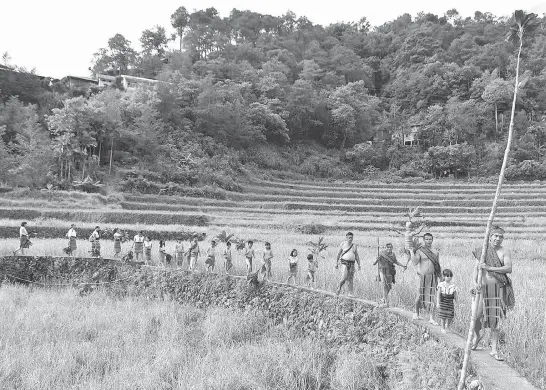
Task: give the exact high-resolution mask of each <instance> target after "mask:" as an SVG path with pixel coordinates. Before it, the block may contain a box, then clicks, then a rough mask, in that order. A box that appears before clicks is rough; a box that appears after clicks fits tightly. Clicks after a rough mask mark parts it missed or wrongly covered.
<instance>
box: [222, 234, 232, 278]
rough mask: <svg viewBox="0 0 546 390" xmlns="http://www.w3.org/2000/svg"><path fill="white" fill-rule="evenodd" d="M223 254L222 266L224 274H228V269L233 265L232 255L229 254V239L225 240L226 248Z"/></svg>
mask: <svg viewBox="0 0 546 390" xmlns="http://www.w3.org/2000/svg"><path fill="white" fill-rule="evenodd" d="M222 255H223V256H224V268H225V270H226V275H229V270H230V269H231V268H232V267H233V261H232V255H231V241H228V242H226V248H225V249H224V252H223V253H222Z"/></svg>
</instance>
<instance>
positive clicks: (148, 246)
mask: <svg viewBox="0 0 546 390" xmlns="http://www.w3.org/2000/svg"><path fill="white" fill-rule="evenodd" d="M144 256H145V257H144V258H145V261H146V265H150V264H151V263H152V241H150V237H146V238H145V239H144ZM137 261H138V260H137Z"/></svg>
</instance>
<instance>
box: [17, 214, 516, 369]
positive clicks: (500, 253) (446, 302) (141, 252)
mask: <svg viewBox="0 0 546 390" xmlns="http://www.w3.org/2000/svg"><path fill="white" fill-rule="evenodd" d="M26 225H27V223H26V222H23V223H22V224H21V227H20V231H19V236H20V237H19V238H20V240H19V248H18V249H17V250H16V251H14V255H17V254H18V253H21V254H22V255H24V254H25V253H24V251H25V249H27V248H29V247H30V245H31V243H30V240H29V234H28V232H27V229H26ZM66 237H67V238H68V246H67V247H66V248H64V251H65V253H67V254H69V255H71V256H73V255H74V252H75V250H76V249H77V241H76V239H77V232H76V229H75V225H74V224H73V225H72V226H71V227H70V229H69V230H68V232H67V234H66ZM126 237H127V236H126V235H125V234H123V232H121V231H120V230H119V229H114V231H113V240H114V257H116V258H120V257H122V256H121V253H122V243H123V242H124V241H125V240H126ZM433 240H434V237H433V236H432V234H431V233H425V234H424V235H423V242H422V244H420V245H418V246H417V247H415V246H412V247H409V248H408V247H407V246H408V245H405V246H406V248H405V252H406V253H407V256H408V258H407V262H406V264H405V265H403V264H401V263H400V262H399V261H398V259H397V258H396V255H395V254H394V251H393V245H392V243H387V244H386V245H385V248H384V249H383V250H382V251H379V253H378V256H377V258H376V259H375V262H374V263H373V265H374V266H375V265H377V270H378V275H377V281H378V282H380V283H381V285H382V291H383V300H382V305H383V306H389V293H390V291H391V290H392V287H393V284H395V282H396V266H398V267H401V268H403V269H404V270H405V269H407V265H408V264H409V263H410V262H411V263H412V264H413V266H414V267H415V269H416V271H417V274H418V276H419V286H418V292H417V296H416V300H415V311H414V315H413V319H414V320H420V319H422V318H421V313H422V312H423V311H427V312H428V320H429V322H430V323H431V324H433V325H441V326H442V332H444V333H446V332H447V331H448V329H449V327H450V325H451V322H452V321H453V318H454V314H455V301H456V300H457V296H458V294H459V293H460V292H459V289H458V288H457V286H456V285H455V284H454V283H453V277H454V275H453V272H452V271H451V270H450V269H443V270H442V268H441V266H440V254H439V251H438V249H436V248H435V247H433ZM503 240H504V230H503V229H501V228H500V227H495V228H494V229H492V232H491V234H490V237H489V246H488V250H487V253H486V254H485V255H484V258H485V261H484V262H483V263H480V262H479V261H478V260H479V259H480V258H481V250H482V248H476V249H475V250H474V252H473V255H474V257H475V258H476V261H477V263H476V265H475V267H474V283H477V280H478V274H479V272H482V285H477V284H476V285H475V287H474V288H473V289H472V293H473V294H482V297H483V299H480V300H479V305H478V316H477V319H476V322H475V327H474V338H473V344H472V348H473V349H476V348H478V345H479V343H480V341H481V339H482V337H483V333H482V332H481V331H482V329H483V328H490V329H491V336H492V337H491V340H492V347H491V356H492V357H493V358H494V359H496V360H504V358H503V357H502V356H501V355H500V354H499V351H498V339H499V327H500V324H501V321H502V320H503V319H504V318H505V317H506V312H507V310H509V309H512V308H513V307H514V305H515V298H514V291H513V287H512V281H511V279H510V278H509V277H508V274H509V273H511V272H512V259H511V254H510V251H509V249H507V248H505V247H503V246H502V242H503ZM89 241H90V242H91V254H92V255H93V256H96V257H100V251H101V245H100V244H101V234H100V227H99V226H96V227H95V229H94V230H93V232H92V233H91V235H90V237H89ZM405 241H408V242H410V240H405ZM218 243H219V240H218V239H216V238H213V239H212V241H211V243H210V245H209V246H208V247H207V248H206V250H204V251H202V250H201V248H200V244H199V240H198V237H197V236H193V237H192V238H191V240H190V243H189V246H188V247H187V248H185V247H184V244H183V242H182V241H181V240H177V242H176V245H175V252H174V258H173V256H171V255H170V254H168V253H167V252H166V250H165V247H166V245H165V241H163V240H160V241H159V248H158V249H159V251H158V252H159V257H158V264H159V265H163V266H166V267H184V266H187V267H188V269H189V270H196V268H197V266H198V263H199V259H200V258H201V259H202V258H203V257H204V258H205V260H204V264H205V266H206V271H207V272H213V271H214V270H215V268H216V263H217V260H219V259H220V258H221V259H223V271H224V272H225V273H226V274H229V273H230V272H231V269H232V268H233V253H232V243H231V242H230V241H228V242H226V243H225V247H224V248H223V250H221V251H220V250H219V248H218ZM378 249H379V248H378ZM261 252H262V261H261V264H260V266H259V267H258V269H257V270H256V271H254V261H255V260H256V258H257V255H256V251H255V248H254V243H253V242H252V241H248V242H246V244H245V246H244V249H243V250H242V253H243V256H244V259H245V265H246V272H247V274H248V275H250V274H252V273H253V272H255V273H256V276H257V277H258V276H259V277H261V278H262V280H263V281H269V280H271V278H272V262H273V259H274V254H273V250H272V247H271V243H269V242H266V243H265V244H264V249H263V250H262V251H261ZM132 253H134V260H135V261H137V262H138V261H142V262H144V263H145V264H147V265H152V264H154V262H153V261H152V241H151V240H150V238H149V237H147V236H145V235H144V232H143V231H140V232H138V233H137V234H136V235H135V236H134V237H133V239H132V245H131V248H130V250H129V252H128V254H132ZM127 256H128V255H125V256H123V257H125V260H127V259H128V258H127ZM299 263H300V262H299V258H298V250H297V249H292V250H291V251H290V254H289V255H288V258H287V271H288V277H287V283H292V284H296V283H297V275H298V270H299ZM340 265H341V266H342V268H343V276H342V278H341V280H340V282H339V284H338V287H337V294H338V295H339V294H340V293H341V291H342V289H343V288H344V287H345V285H346V286H347V289H348V296H349V297H354V276H355V272H356V271H357V270H360V269H361V262H360V256H359V252H358V246H357V245H356V244H355V243H354V235H353V233H351V232H348V233H347V234H346V237H345V240H344V241H343V242H342V243H341V244H340V245H339V248H338V252H337V255H336V264H335V268H336V269H338V268H339V266H340ZM317 269H318V261H317V259H316V258H315V257H314V256H313V254H311V253H310V254H308V255H307V267H306V277H305V281H306V284H307V285H308V286H309V287H316V286H315V283H316V278H315V273H316V271H317ZM436 314H437V316H438V319H439V320H440V324H439V323H438V322H437V321H436V320H435V315H436Z"/></svg>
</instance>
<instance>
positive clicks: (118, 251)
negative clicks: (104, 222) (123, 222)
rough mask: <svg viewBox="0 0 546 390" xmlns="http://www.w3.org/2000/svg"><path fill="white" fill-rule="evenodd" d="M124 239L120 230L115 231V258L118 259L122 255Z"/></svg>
mask: <svg viewBox="0 0 546 390" xmlns="http://www.w3.org/2000/svg"><path fill="white" fill-rule="evenodd" d="M122 239H123V234H121V232H120V231H119V229H118V228H115V229H114V258H118V257H119V256H120V255H121V240H122Z"/></svg>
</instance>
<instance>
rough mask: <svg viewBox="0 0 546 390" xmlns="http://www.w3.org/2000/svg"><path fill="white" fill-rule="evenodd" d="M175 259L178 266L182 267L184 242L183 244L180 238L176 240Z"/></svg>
mask: <svg viewBox="0 0 546 390" xmlns="http://www.w3.org/2000/svg"><path fill="white" fill-rule="evenodd" d="M174 261H175V263H176V266H177V267H182V263H183V262H184V244H182V240H181V239H180V238H179V239H178V240H176V245H175V246H174Z"/></svg>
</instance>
